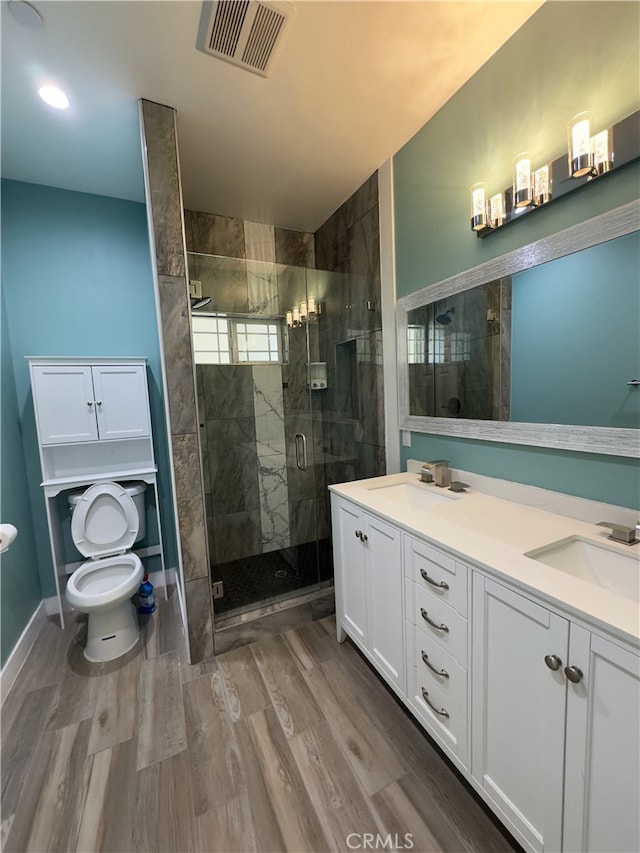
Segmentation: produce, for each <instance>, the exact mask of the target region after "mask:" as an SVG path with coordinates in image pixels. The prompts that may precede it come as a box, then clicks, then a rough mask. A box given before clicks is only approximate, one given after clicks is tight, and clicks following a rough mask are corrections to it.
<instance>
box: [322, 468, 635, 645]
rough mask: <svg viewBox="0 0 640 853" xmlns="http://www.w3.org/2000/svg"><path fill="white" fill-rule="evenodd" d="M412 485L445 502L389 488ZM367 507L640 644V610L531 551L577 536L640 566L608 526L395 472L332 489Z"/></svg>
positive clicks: (463, 558)
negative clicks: (419, 501) (403, 497)
mask: <svg viewBox="0 0 640 853" xmlns="http://www.w3.org/2000/svg"><path fill="white" fill-rule="evenodd" d="M402 483H412V484H415V485H417V486H418V487H419V488H420V489H424V490H425V491H427V492H429V493H438V494H439V495H442V496H443V497H446V498H447V499H446V500H442V501H441V502H439V503H437V504H436V505H434V506H432V507H428V508H422V509H414V508H412V507H410V506H406V505H402V504H400V503H398V502H397V501H394V499H393V498H391V497H389V496H387V495H385V490H386V487H387V486H393V485H397V484H402ZM329 488H330V490H331V491H332V492H334V493H335V494H336V495H340V496H342V497H344V498H346V499H348V500H350V501H353V502H354V503H356V504H358V505H359V506H361V507H362V508H364V509H368V510H371V511H372V512H374V513H375V514H376V515H378V516H380V517H382V518H385V519H387V520H388V521H389V522H391V523H392V524H394V525H397V526H399V527H401V528H402V529H404V530H405V531H407V532H408V533H413V534H415V535H417V536H419V537H421V538H423V539H425V540H428V541H429V542H431V543H432V544H433V545H435V546H436V547H437V546H438V545H441V546H442V547H443V548H445V549H446V550H448V551H451V552H453V553H454V554H455V555H458V556H459V558H460V560H461V561H463V562H466V563H470V564H473V565H475V566H477V567H478V568H481V569H483V570H484V571H486V572H487V573H488V574H491V575H493V576H494V577H495V578H496V580H498V581H499V580H500V579H501V578H502V579H503V580H508V581H509V582H510V583H511V584H513V585H515V586H516V587H519V588H521V589H522V590H523V591H527V592H530V593H533V594H535V595H538V596H542V597H543V598H544V599H545V600H547V601H548V603H549V604H550V605H555V606H556V607H559V608H560V609H562V610H563V611H565V612H566V613H567V614H568V615H569V616H573V617H578V618H580V617H582V618H584V619H586V620H588V621H589V622H590V623H592V624H594V625H595V626H597V627H600V628H602V629H604V630H605V631H606V632H608V633H610V634H613V635H614V636H618V637H619V638H620V639H623V640H625V641H627V642H632V643H634V644H635V645H640V605H639V604H638V602H636V601H632V600H630V599H628V598H626V597H625V596H622V595H619V594H617V593H615V592H611V591H609V590H606V589H602V588H601V587H599V586H596V585H594V584H592V583H589V582H587V581H584V580H581V579H580V578H576V577H573V576H571V575H568V574H565V573H564V572H562V571H559V570H558V569H555V568H552V567H551V566H547V565H545V564H544V563H540V562H538V561H537V560H534V559H532V558H531V557H525V556H524V554H525V552H529V551H532V550H533V549H536V548H540V547H542V546H544V545H548V544H549V543H552V542H556V541H558V540H561V539H564V538H566V537H570V536H580V537H581V538H583V539H586V540H590V541H592V542H594V543H600V544H606V546H607V547H610V548H611V549H615V550H616V551H619V552H620V553H621V554H624V555H625V556H627V557H628V556H630V555H633V556H635V557H636V559H637V560H638V573H639V583H640V544H636V545H631V546H628V545H622V544H618V543H615V542H612V541H611V540H610V539H609V538H608V533H607V531H606V529H605V528H603V527H598V526H597V525H596V524H592V523H587V522H585V521H579V520H576V519H574V518H568V517H566V516H564V515H558V514H556V513H553V512H549V511H547V510H543V509H538V508H536V507H533V506H528V505H526V504H522V503H516V502H515V501H510V500H505V499H504V498H499V497H494V496H492V495H488V494H484V493H482V492H479V491H477V490H475V489H469V490H467V491H465V492H463V493H460V494H454V493H452V492H450V491H448V490H446V489H439V488H438V487H437V486H434V485H433V484H423V483H421V482H420V477H419V475H418V474H412V473H404V474H389V475H387V476H385V477H375V478H373V479H368V480H356V481H353V482H350V483H341V484H338V485H333V486H330V487H329Z"/></svg>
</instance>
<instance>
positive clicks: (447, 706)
mask: <svg viewBox="0 0 640 853" xmlns="http://www.w3.org/2000/svg"><path fill="white" fill-rule="evenodd" d="M409 680H410V681H409V700H410V702H411V707H412V710H413V712H414V714H415V715H416V717H417V718H418V720H419V721H420V722H421V723H422V725H423V726H424V727H425V729H426V730H427V731H428V732H429V733H430V734H431V735H433V736H434V737H435V739H436V740H437V741H438V742H439V743H440V744H441V745H442V746H443V747H445V749H446V750H448V751H450V752H452V753H453V754H454V755H455V756H457V758H459V759H460V761H461V762H462V763H463V764H464V765H466V764H467V763H468V762H467V716H466V707H465V708H463V709H459V708H456V707H455V706H454V705H453V704H452V703H451V701H450V699H447V697H446V696H445V695H443V694H442V692H441V691H440V690H439V688H437V687H434V686H433V685H432V684H430V683H429V682H427V681H426V680H425V679H424V678H423V674H422V672H421V671H420V670H419V669H418V668H417V667H413V668H412V669H411V670H410V671H409Z"/></svg>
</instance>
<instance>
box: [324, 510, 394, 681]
mask: <svg viewBox="0 0 640 853" xmlns="http://www.w3.org/2000/svg"><path fill="white" fill-rule="evenodd" d="M331 500H332V514H333V523H334V528H335V535H334V559H335V564H336V614H338V613H339V614H340V615H339V617H338V636H339V639H340V640H341V641H342V640H344V637H345V632H346V633H347V634H349V636H350V637H351V638H352V640H354V642H355V643H356V644H357V645H358V646H359V647H360V648H361V649H362V651H363V652H364V653H365V655H366V656H367V657H368V658H369V659H370V660H371V661H372V662H373V663H374V664H375V665H376V667H377V668H378V670H379V671H380V672H381V673H382V674H383V675H384V676H385V677H386V679H387V681H388V682H389V683H390V684H391V685H392V686H393V687H394V688H395V690H396V691H397V692H399V693H401V694H404V692H405V661H404V615H403V606H402V544H401V543H402V535H401V532H400V531H399V530H398V529H397V528H395V527H393V526H392V525H390V524H388V523H387V522H384V521H382V520H381V519H379V518H377V517H376V516H374V515H371V514H369V513H367V512H364V511H363V510H361V509H359V508H358V507H357V506H356V505H355V504H351V503H349V502H348V501H345V500H343V499H341V498H337V497H336V496H335V495H332V497H331Z"/></svg>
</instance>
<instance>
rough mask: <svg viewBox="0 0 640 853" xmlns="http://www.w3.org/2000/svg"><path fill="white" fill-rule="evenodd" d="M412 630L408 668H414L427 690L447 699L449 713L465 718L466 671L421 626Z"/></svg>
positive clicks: (408, 639) (410, 629) (410, 628)
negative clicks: (451, 711) (455, 712)
mask: <svg viewBox="0 0 640 853" xmlns="http://www.w3.org/2000/svg"><path fill="white" fill-rule="evenodd" d="M409 631H410V635H409V637H408V638H407V646H408V658H409V659H408V661H407V663H408V666H409V668H410V669H413V668H414V667H415V669H416V670H417V675H418V677H419V678H420V680H421V682H422V684H423V685H424V687H425V688H426V689H427V690H431V689H433V688H435V689H436V690H438V691H439V692H440V693H441V694H442V696H443V698H446V702H447V706H448V707H449V706H450V710H456V711H458V712H459V713H461V714H462V716H466V708H467V670H466V669H464V667H461V666H460V664H459V663H458V662H457V661H456V659H455V658H454V657H453V656H452V655H450V654H449V652H447V651H446V650H445V649H443V648H442V646H441V645H440V643H438V642H437V641H436V640H434V639H433V638H432V637H430V636H429V635H428V634H426V633H425V632H424V631H423V630H422V628H421V627H420V626H418V625H416V626H415V627H414V626H410V627H409Z"/></svg>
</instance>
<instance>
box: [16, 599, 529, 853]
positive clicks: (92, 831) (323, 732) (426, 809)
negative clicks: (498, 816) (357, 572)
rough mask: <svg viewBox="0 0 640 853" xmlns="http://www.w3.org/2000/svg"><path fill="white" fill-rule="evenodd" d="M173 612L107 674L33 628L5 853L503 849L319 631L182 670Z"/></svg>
mask: <svg viewBox="0 0 640 853" xmlns="http://www.w3.org/2000/svg"><path fill="white" fill-rule="evenodd" d="M176 611H177V608H176V598H175V596H170V598H169V601H168V602H165V601H162V600H161V601H159V609H158V611H157V612H156V613H155V614H153V616H152V617H148V618H147V621H146V622H145V624H144V625H143V628H142V632H141V642H140V643H138V645H137V646H136V647H135V648H134V649H133V650H132V651H131V652H130V653H129V654H127V655H126V656H124V657H123V658H121V659H119V660H117V661H112V662H110V663H106V664H90V663H88V662H87V661H86V660H85V659H84V656H83V654H82V648H83V641H84V634H85V631H86V628H85V625H84V624H83V623H82V622H78V621H73V620H71V624H70V625H69V626H68V627H67V628H66V629H65V630H64V631H61V630H60V629H59V627H57V624H56V623H55V622H54V621H50V622H47V623H46V624H45V626H44V628H43V630H42V632H41V634H40V636H39V637H38V640H37V641H36V644H35V646H34V648H33V649H32V651H31V653H30V655H29V658H28V660H27V662H26V664H25V666H24V667H23V669H22V671H21V672H20V674H19V676H18V679H17V681H16V683H15V685H14V687H13V689H12V690H11V692H10V694H9V696H8V697H7V699H6V700H5V703H4V705H3V707H2V756H1V775H2V800H1V808H2V813H1V814H2V839H3V849H4V850H5V851H6V853H10V851H20V853H25V851H56V853H66V851H82V853H89V852H90V851H99V850H100V851H102V850H104V851H114V853H115V851H122V853H132V851H153V853H160V851H179V853H187V851H202V853H230V851H239V853H250V851H274V853H281V852H282V853H284V851H293V853H304V851H313V852H314V853H315V851H330V850H335V851H348V850H350V849H366V848H364V847H363V844H364V842H365V838H364V835H365V833H366V834H368V837H369V838H370V839H371V840H370V841H369V848H368V849H375V847H372V846H371V845H373V844H377V848H378V849H386V850H389V849H391V850H398V849H413V850H414V851H424V853H426V851H451V853H468V851H473V853H509V851H513V850H518V849H519V848H518V847H517V846H516V845H515V843H514V842H512V841H511V840H510V839H509V838H508V837H506V836H505V835H504V834H502V832H501V831H500V830H499V829H498V828H497V826H496V824H495V823H494V822H493V820H492V819H491V818H490V817H489V816H488V814H487V813H486V812H485V810H484V809H483V807H482V806H481V805H480V804H479V802H478V801H477V799H476V798H475V797H474V795H473V794H471V793H470V792H469V790H468V789H467V788H466V787H465V785H464V784H463V783H462V781H461V780H460V778H459V777H458V776H457V775H456V774H455V773H454V771H453V770H452V769H451V768H450V767H449V766H448V765H447V763H446V762H445V761H444V760H443V758H442V756H441V755H440V754H439V752H438V751H437V750H436V749H435V748H434V747H433V745H432V744H431V742H430V741H429V739H428V738H427V737H426V736H425V735H424V734H423V732H422V730H421V729H420V728H419V727H418V726H417V725H416V724H415V723H414V722H413V720H412V718H411V717H410V715H409V714H408V713H407V712H406V711H405V710H404V708H403V707H402V706H401V705H400V704H399V703H398V702H397V701H396V699H395V698H394V697H393V695H392V693H391V692H390V691H389V690H388V688H387V687H386V686H385V685H384V684H383V683H382V682H381V681H380V680H379V678H378V677H377V676H376V674H375V673H374V672H373V670H372V669H371V668H370V667H369V665H368V664H367V663H366V661H365V660H364V659H363V658H362V657H361V656H360V654H359V653H358V652H357V651H356V650H355V648H354V647H353V646H352V645H351V643H350V642H349V641H347V642H345V643H344V644H342V645H339V644H338V643H337V642H336V639H335V619H334V618H333V617H326V618H324V619H322V620H320V621H318V622H310V623H309V624H307V625H304V626H302V627H298V628H295V629H292V630H289V631H285V632H284V633H282V634H280V635H279V636H276V637H273V638H270V639H265V640H261V641H259V642H256V643H253V644H252V645H249V646H245V647H243V648H239V649H235V650H233V651H229V652H226V653H225V654H223V655H219V656H218V657H217V658H215V659H213V660H211V661H207V662H206V663H204V664H198V665H195V666H189V665H188V664H185V663H184V662H182V661H181V660H180V655H181V648H182V641H181V637H180V633H179V630H180V629H179V619H178V616H177V612H176ZM377 836H380V838H379V839H378V840H377V841H376V837H377ZM409 839H410V842H409ZM383 844H384V845H385V846H384V847H383V846H382V845H383ZM358 845H360V847H359V848H358Z"/></svg>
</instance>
